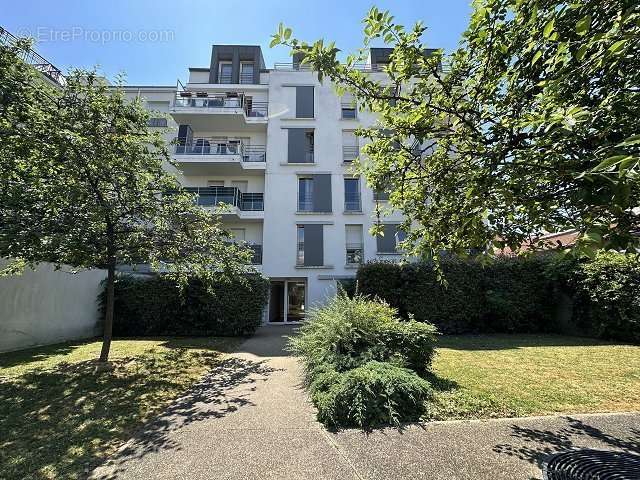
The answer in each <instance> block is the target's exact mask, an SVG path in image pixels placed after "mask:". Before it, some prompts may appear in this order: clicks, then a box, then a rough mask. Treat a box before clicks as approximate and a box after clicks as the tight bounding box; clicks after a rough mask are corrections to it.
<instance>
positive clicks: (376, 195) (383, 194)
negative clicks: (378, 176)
mask: <svg viewBox="0 0 640 480" xmlns="http://www.w3.org/2000/svg"><path fill="white" fill-rule="evenodd" d="M373 199H374V200H376V201H378V202H386V201H388V200H389V192H387V191H386V190H374V191H373Z"/></svg>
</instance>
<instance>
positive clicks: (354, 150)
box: [342, 145, 360, 163]
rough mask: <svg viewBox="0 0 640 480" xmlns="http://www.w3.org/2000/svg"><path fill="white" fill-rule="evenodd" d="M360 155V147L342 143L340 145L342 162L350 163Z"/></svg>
mask: <svg viewBox="0 0 640 480" xmlns="http://www.w3.org/2000/svg"><path fill="white" fill-rule="evenodd" d="M358 155H360V147H358V146H357V145H343V146H342V161H343V162H344V163H351V162H353V161H354V160H355V159H356V158H358Z"/></svg>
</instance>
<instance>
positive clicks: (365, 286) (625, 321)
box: [357, 252, 640, 343]
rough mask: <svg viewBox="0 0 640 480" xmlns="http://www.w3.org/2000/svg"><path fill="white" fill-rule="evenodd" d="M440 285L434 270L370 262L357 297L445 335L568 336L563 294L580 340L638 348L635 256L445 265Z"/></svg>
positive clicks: (639, 288)
mask: <svg viewBox="0 0 640 480" xmlns="http://www.w3.org/2000/svg"><path fill="white" fill-rule="evenodd" d="M441 269H442V273H443V277H444V278H445V279H446V282H447V284H446V285H443V284H442V283H441V282H440V281H439V280H438V278H437V276H436V273H435V270H434V268H433V265H431V264H428V263H416V264H405V265H399V264H395V263H389V262H372V263H367V264H365V265H363V266H362V267H360V269H359V270H358V274H357V290H358V293H360V294H363V295H368V296H371V297H372V298H375V297H377V298H380V299H382V300H384V301H386V302H388V303H389V304H390V305H392V306H394V307H395V308H397V309H398V311H399V312H400V315H401V316H402V317H403V318H409V316H410V315H413V316H414V318H415V319H416V320H418V321H420V322H428V323H432V324H434V325H435V326H437V327H438V330H439V331H440V332H442V333H454V334H455V333H492V332H504V333H535V332H558V333H561V332H563V329H564V328H565V325H563V322H562V321H560V319H559V318H558V317H557V312H558V311H559V304H560V299H561V294H567V295H569V297H570V300H571V301H572V303H573V315H572V318H571V319H569V320H570V323H571V324H572V326H573V327H575V328H576V329H577V331H578V332H580V333H582V334H585V335H590V336H595V337H598V338H603V339H614V340H622V341H627V342H636V343H638V342H640V294H639V293H638V292H640V262H639V260H638V256H635V255H624V254H619V253H615V252H608V253H600V254H598V255H597V256H596V258H595V259H594V260H580V261H578V260H571V259H567V258H562V257H557V256H554V255H534V256H530V257H524V258H512V257H508V258H499V259H496V260H494V261H491V262H488V263H484V264H482V263H480V262H478V261H474V260H459V259H451V258H449V259H444V260H442V262H441Z"/></svg>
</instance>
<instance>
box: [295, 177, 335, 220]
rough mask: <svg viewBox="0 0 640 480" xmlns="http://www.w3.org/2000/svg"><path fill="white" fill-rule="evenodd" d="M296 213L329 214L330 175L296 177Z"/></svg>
mask: <svg viewBox="0 0 640 480" xmlns="http://www.w3.org/2000/svg"><path fill="white" fill-rule="evenodd" d="M298 211H299V212H316V213H331V212H332V199H331V174H314V175H308V176H307V175H306V176H302V177H298Z"/></svg>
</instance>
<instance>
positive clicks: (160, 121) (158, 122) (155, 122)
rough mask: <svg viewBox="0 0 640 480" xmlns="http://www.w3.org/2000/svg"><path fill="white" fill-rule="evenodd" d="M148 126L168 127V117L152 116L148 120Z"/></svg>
mask: <svg viewBox="0 0 640 480" xmlns="http://www.w3.org/2000/svg"><path fill="white" fill-rule="evenodd" d="M147 126H149V127H166V126H167V119H166V118H164V117H152V118H150V119H149V120H147Z"/></svg>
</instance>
